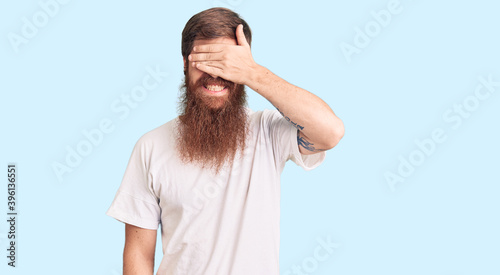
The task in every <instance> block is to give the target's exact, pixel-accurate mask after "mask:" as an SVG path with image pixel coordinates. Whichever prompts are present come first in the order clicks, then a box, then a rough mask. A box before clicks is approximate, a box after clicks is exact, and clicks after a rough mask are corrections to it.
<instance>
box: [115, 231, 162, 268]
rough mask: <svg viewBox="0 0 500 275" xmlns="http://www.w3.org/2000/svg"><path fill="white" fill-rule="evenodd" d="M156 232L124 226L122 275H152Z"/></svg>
mask: <svg viewBox="0 0 500 275" xmlns="http://www.w3.org/2000/svg"><path fill="white" fill-rule="evenodd" d="M156 231H157V230H151V229H144V228H141V227H137V226H134V225H131V224H128V223H126V224H125V248H124V249H123V275H145V274H147V275H151V274H153V273H154V261H155V249H156V234H157V233H156Z"/></svg>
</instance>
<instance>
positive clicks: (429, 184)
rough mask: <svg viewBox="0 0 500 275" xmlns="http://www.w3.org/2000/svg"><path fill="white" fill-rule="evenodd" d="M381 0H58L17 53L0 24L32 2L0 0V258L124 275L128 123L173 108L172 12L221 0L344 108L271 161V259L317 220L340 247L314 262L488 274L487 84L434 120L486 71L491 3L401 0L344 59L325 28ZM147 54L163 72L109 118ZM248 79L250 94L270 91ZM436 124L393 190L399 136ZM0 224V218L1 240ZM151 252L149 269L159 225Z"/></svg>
mask: <svg viewBox="0 0 500 275" xmlns="http://www.w3.org/2000/svg"><path fill="white" fill-rule="evenodd" d="M41 1H42V2H47V1H48V0H41ZM390 2H391V1H389V0H378V1H366V0H364V1H309V2H305V1H273V2H270V1H263V0H259V1H250V0H221V1H212V0H203V1H202V0H198V1H184V2H181V1H174V2H172V1H168V2H167V1H158V0H145V1H116V0H115V1H95V0H87V1H76V0H73V1H70V2H69V3H67V4H65V5H61V6H60V10H59V12H58V13H57V14H56V15H55V16H54V17H53V18H50V19H49V21H48V23H47V25H46V26H44V27H42V28H40V29H39V30H38V32H37V34H36V36H34V37H33V38H30V39H28V43H27V44H22V45H20V46H19V51H18V52H16V51H15V50H14V47H13V46H12V44H11V43H10V42H9V34H10V33H15V34H18V35H20V34H21V28H22V26H23V24H24V23H23V21H22V18H23V17H27V18H28V19H30V20H32V16H33V15H34V14H35V13H36V12H38V11H41V10H42V9H41V6H40V5H39V4H38V1H15V2H14V1H1V6H0V23H1V24H0V36H1V39H0V91H1V100H0V102H1V105H0V106H1V107H0V112H1V113H0V119H1V124H0V125H1V131H2V135H1V137H0V163H1V165H2V166H3V168H0V170H1V171H4V172H2V173H0V178H2V182H4V184H5V182H6V180H5V179H6V178H7V176H6V171H5V170H6V166H7V163H8V162H16V163H17V165H18V168H19V170H18V171H19V174H18V175H19V176H18V179H19V183H18V203H19V210H18V213H19V216H18V219H19V221H18V232H17V233H18V238H19V239H18V243H19V246H18V262H17V264H18V267H17V268H16V269H13V268H10V267H8V266H7V261H6V258H5V256H2V257H1V258H2V260H1V261H0V273H1V274H108V275H116V274H121V272H122V252H123V244H124V225H123V224H122V223H120V222H118V221H116V220H114V219H113V218H110V217H108V216H106V215H105V211H106V210H107V208H108V207H109V206H110V203H111V201H112V199H113V197H114V194H115V192H116V190H117V189H118V187H119V184H120V182H121V179H122V176H123V172H124V170H125V167H126V164H127V162H128V159H129V157H130V153H131V150H132V147H133V145H134V144H135V142H136V141H137V139H138V138H139V137H140V136H141V135H142V134H144V133H146V132H147V131H149V130H151V129H153V128H155V127H158V126H159V125H161V124H163V123H165V122H166V121H168V120H170V119H172V118H174V117H175V116H176V107H177V96H178V89H179V85H180V84H181V81H182V77H183V74H182V57H181V54H180V39H181V31H182V29H183V27H184V24H185V23H186V22H187V20H188V19H189V18H190V17H191V16H192V15H194V14H195V13H197V12H199V11H202V10H204V9H207V8H210V7H213V6H215V5H225V6H227V7H231V8H233V9H234V10H235V11H237V12H238V13H240V14H241V16H242V17H243V18H244V19H245V20H246V21H247V22H248V23H249V24H250V26H251V28H252V31H253V45H252V49H253V55H254V59H255V60H256V61H257V62H258V63H260V64H261V65H264V66H266V67H267V68H269V69H270V70H271V71H273V72H274V73H276V74H277V75H279V76H281V77H283V78H284V79H286V80H288V81H289V82H291V83H293V84H295V85H298V86H300V87H302V88H305V89H307V90H309V91H311V92H313V93H315V94H316V95H318V96H320V97H321V98H322V99H323V100H325V101H326V102H327V103H328V104H329V105H330V106H331V107H332V109H333V110H334V112H335V113H336V114H337V115H338V116H339V117H340V118H341V119H342V120H343V122H344V124H345V129H346V134H345V136H344V138H343V139H342V141H341V142H340V143H339V145H338V146H337V147H335V148H334V149H333V150H331V151H329V152H327V159H326V160H325V162H324V163H323V164H322V165H321V166H320V167H319V168H317V169H315V170H313V171H311V172H305V171H303V170H302V169H300V168H299V167H297V166H295V165H294V164H293V163H291V162H290V163H289V164H288V165H287V166H286V168H285V171H284V172H283V175H282V182H281V186H282V197H281V206H282V207H281V251H280V252H281V254H280V269H281V273H282V274H286V271H287V270H290V268H291V267H292V266H293V265H302V264H304V263H307V262H309V263H311V259H312V257H314V250H315V248H316V247H318V243H317V242H316V239H317V238H323V239H326V238H328V236H329V237H330V238H331V239H332V240H334V241H335V242H336V243H338V244H339V245H340V246H339V247H338V248H337V249H336V250H335V251H334V252H333V253H332V254H331V255H329V258H328V259H327V260H325V261H319V262H318V264H317V266H312V270H311V271H312V272H311V274H342V275H350V274H384V275H401V274H405V275H417V274H418V275H421V274H426V275H434V274H436V275H462V274H463V275H465V274H482V275H489V274H500V263H499V259H500V249H499V247H500V237H499V234H500V225H499V220H498V217H499V216H498V212H499V209H500V200H499V195H500V187H499V184H500V175H499V172H498V171H499V164H500V160H499V155H500V145H499V140H500V131H499V118H500V116H499V115H500V108H499V103H500V87H496V90H495V92H494V93H492V94H491V96H490V97H489V98H487V99H485V100H482V101H480V102H479V106H477V108H476V109H475V110H474V111H473V112H471V115H470V117H469V118H467V119H464V120H463V121H462V124H461V126H460V127H458V128H456V129H454V128H453V127H452V126H453V123H449V122H446V121H445V120H444V119H443V114H445V113H446V112H447V110H449V109H452V108H453V106H454V104H458V103H463V101H464V100H465V99H466V98H467V97H468V96H470V95H473V93H474V90H475V88H476V86H477V85H479V84H480V82H479V80H478V78H479V77H480V76H483V77H485V78H487V77H488V75H491V77H492V78H493V79H494V80H495V81H500V67H499V65H500V51H499V50H498V49H500V39H499V26H500V16H498V11H499V9H500V5H499V4H498V2H497V1H492V0H490V1H486V0H479V1H429V0H427V1H424V0H422V1H410V0H402V1H400V6H401V7H402V11H401V12H400V13H399V14H394V15H393V16H392V18H391V21H390V23H389V24H388V25H387V26H386V27H383V28H382V29H381V30H380V32H379V33H378V34H377V35H374V37H373V38H372V39H371V43H370V44H369V45H368V46H367V47H365V48H363V49H361V50H360V52H359V53H358V54H353V55H352V56H351V62H348V61H347V59H346V56H345V55H344V54H343V53H342V50H341V48H340V45H341V44H342V43H349V44H353V43H354V39H355V35H356V33H355V28H356V27H359V28H361V29H364V28H365V27H366V26H367V24H368V25H369V24H370V21H373V20H374V19H373V17H372V15H371V14H370V12H371V11H380V10H382V9H387V5H388V3H390ZM148 66H151V67H156V66H159V67H160V68H161V69H162V70H163V71H167V72H168V73H169V76H168V77H166V78H165V79H164V81H163V82H162V83H161V85H160V86H158V88H156V89H154V90H153V91H150V92H149V93H148V95H147V97H146V99H145V100H144V101H142V102H140V103H139V104H138V106H137V108H135V109H133V110H131V111H130V114H129V115H128V116H127V117H126V118H125V119H123V120H122V119H120V118H119V117H118V116H117V114H116V113H115V112H113V111H112V109H111V107H110V105H111V104H112V102H114V101H116V100H119V99H120V95H121V94H130V92H131V90H132V88H133V87H134V86H136V85H140V84H141V81H142V78H143V77H144V76H145V75H146V74H147V71H146V67H148ZM248 92H249V105H250V107H251V108H252V109H254V110H261V109H264V108H268V109H271V108H272V106H271V104H270V103H268V102H267V101H266V100H265V99H264V98H261V97H260V96H259V95H258V94H256V93H255V92H253V91H251V90H248ZM105 118H108V119H110V120H111V121H112V122H113V125H114V131H113V132H112V133H109V134H106V135H105V136H104V139H103V141H102V143H101V144H100V145H98V146H96V147H94V148H93V151H92V152H91V153H90V155H89V156H87V157H85V158H84V159H83V161H82V163H81V164H80V165H78V167H76V168H74V171H73V172H71V173H67V174H65V175H64V176H63V181H62V182H59V181H58V179H57V177H56V175H55V173H54V172H53V170H52V164H53V163H54V162H61V163H64V162H65V157H66V154H67V149H66V147H67V146H69V147H72V148H75V147H76V145H77V144H78V143H79V142H80V141H82V140H84V139H85V137H84V136H83V134H82V131H83V130H90V129H93V128H96V127H98V125H99V122H100V121H101V120H102V119H105ZM437 128H441V129H443V131H444V132H445V134H446V137H447V139H446V140H445V142H443V143H441V144H437V146H436V148H435V150H434V152H433V154H431V155H430V156H428V157H426V158H425V160H424V161H423V163H422V164H421V165H420V166H418V167H416V168H415V171H414V172H413V174H412V175H410V176H408V177H406V178H405V181H404V182H403V183H400V184H397V185H396V186H395V189H394V190H391V188H390V186H389V184H388V183H387V181H386V179H385V177H384V174H385V173H386V172H393V173H397V169H398V165H399V163H400V160H399V159H398V158H399V156H403V157H404V158H406V159H408V156H409V155H410V154H411V153H412V152H415V151H416V150H418V147H417V145H416V144H415V143H414V140H415V139H420V140H422V139H425V138H430V137H431V132H432V131H433V130H434V129H437ZM6 189H7V188H6V186H4V187H1V188H0V190H1V192H0V194H1V195H0V209H1V211H2V213H6V212H7V203H6V198H7V193H6ZM2 215H4V214H2ZM4 217H5V216H4ZM6 232H7V223H6V222H2V223H1V224H0V248H1V251H2V252H1V253H0V255H6V249H7V239H6V236H7V233H6ZM158 237H160V235H158ZM156 255H157V256H156V261H155V264H156V266H155V271H156V270H157V268H158V266H159V263H160V261H161V257H162V252H161V241H160V238H158V243H157V254H156ZM309 267H310V268H311V266H309Z"/></svg>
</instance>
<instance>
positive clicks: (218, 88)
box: [203, 84, 227, 94]
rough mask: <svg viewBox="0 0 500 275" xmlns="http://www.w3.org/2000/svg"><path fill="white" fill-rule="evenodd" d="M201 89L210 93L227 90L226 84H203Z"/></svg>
mask: <svg viewBox="0 0 500 275" xmlns="http://www.w3.org/2000/svg"><path fill="white" fill-rule="evenodd" d="M203 89H204V90H205V91H206V92H209V93H212V94H218V93H222V92H225V91H226V90H227V87H226V86H223V85H210V84H209V85H203Z"/></svg>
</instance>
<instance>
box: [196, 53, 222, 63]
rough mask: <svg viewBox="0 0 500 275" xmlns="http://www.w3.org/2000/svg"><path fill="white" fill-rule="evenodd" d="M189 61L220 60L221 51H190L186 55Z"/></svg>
mask: <svg viewBox="0 0 500 275" xmlns="http://www.w3.org/2000/svg"><path fill="white" fill-rule="evenodd" d="M188 59H189V61H208V60H213V61H221V60H222V53H192V54H190V55H189V56H188Z"/></svg>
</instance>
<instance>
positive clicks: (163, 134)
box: [137, 117, 179, 146]
mask: <svg viewBox="0 0 500 275" xmlns="http://www.w3.org/2000/svg"><path fill="white" fill-rule="evenodd" d="M178 119H179V118H178V117H176V118H174V119H172V120H170V121H168V122H166V123H164V124H162V125H160V126H158V127H156V128H153V129H152V130H150V131H148V132H146V133H145V134H143V135H142V136H141V137H140V138H139V139H138V140H137V144H142V145H147V146H152V145H156V144H161V143H164V142H165V141H169V140H171V139H172V138H173V136H174V132H175V129H176V128H177V123H178Z"/></svg>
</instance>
